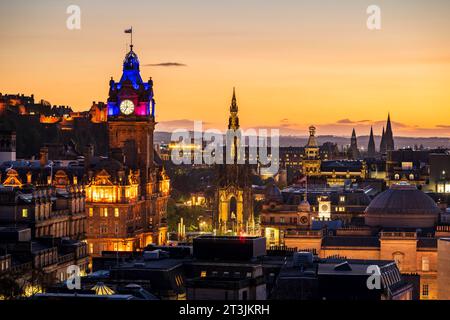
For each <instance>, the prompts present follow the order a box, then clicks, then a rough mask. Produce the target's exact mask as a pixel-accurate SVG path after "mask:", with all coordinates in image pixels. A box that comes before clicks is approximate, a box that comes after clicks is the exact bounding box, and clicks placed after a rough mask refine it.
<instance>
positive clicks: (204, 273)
mask: <svg viewBox="0 0 450 320" xmlns="http://www.w3.org/2000/svg"><path fill="white" fill-rule="evenodd" d="M207 273H208V272H207V271H205V270H204V271H201V272H200V277H201V278H206V276H207ZM241 275H242V274H241V272H239V271H236V272H234V273H233V276H234V277H236V278H240V277H241ZM210 276H211V277H218V276H219V272H218V271H212V272H210ZM222 276H223V277H230V272H229V271H224V272H222ZM245 276H246V277H247V278H251V277H252V273H251V272H247V273H246V274H245Z"/></svg>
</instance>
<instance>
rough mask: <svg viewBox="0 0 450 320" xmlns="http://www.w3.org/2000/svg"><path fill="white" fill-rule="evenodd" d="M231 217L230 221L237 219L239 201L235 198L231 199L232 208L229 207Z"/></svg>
mask: <svg viewBox="0 0 450 320" xmlns="http://www.w3.org/2000/svg"><path fill="white" fill-rule="evenodd" d="M229 208H230V209H229V212H228V214H229V217H230V220H234V219H237V201H236V198H235V197H231V198H230V206H229Z"/></svg>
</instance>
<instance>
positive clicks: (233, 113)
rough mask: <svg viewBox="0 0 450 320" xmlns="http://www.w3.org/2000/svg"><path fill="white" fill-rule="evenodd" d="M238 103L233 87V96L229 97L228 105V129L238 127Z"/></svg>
mask: <svg viewBox="0 0 450 320" xmlns="http://www.w3.org/2000/svg"><path fill="white" fill-rule="evenodd" d="M237 113H238V105H237V101H236V89H235V88H234V87H233V97H232V98H231V105H230V118H229V122H228V129H233V130H237V129H239V118H238V116H237Z"/></svg>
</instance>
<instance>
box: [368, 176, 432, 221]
mask: <svg viewBox="0 0 450 320" xmlns="http://www.w3.org/2000/svg"><path fill="white" fill-rule="evenodd" d="M439 213H440V210H439V208H438V206H437V205H436V203H435V202H434V200H433V199H431V198H430V197H429V196H428V195H426V194H425V193H423V192H422V191H420V190H418V189H417V188H416V187H415V186H413V185H409V184H405V183H400V184H396V185H393V186H391V188H390V189H389V190H386V191H384V192H382V193H381V194H379V195H378V196H376V197H375V199H373V200H372V202H371V203H370V204H369V206H368V207H367V209H366V211H365V222H366V224H367V225H369V226H382V227H396V228H425V227H427V228H428V227H432V226H434V225H435V224H436V222H437V220H438V217H439Z"/></svg>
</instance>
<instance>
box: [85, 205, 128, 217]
mask: <svg viewBox="0 0 450 320" xmlns="http://www.w3.org/2000/svg"><path fill="white" fill-rule="evenodd" d="M108 215H109V210H108V208H100V217H104V218H107V217H108ZM93 216H94V208H92V207H91V208H89V217H93ZM119 216H120V212H119V208H114V217H115V218H118V217H119Z"/></svg>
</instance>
